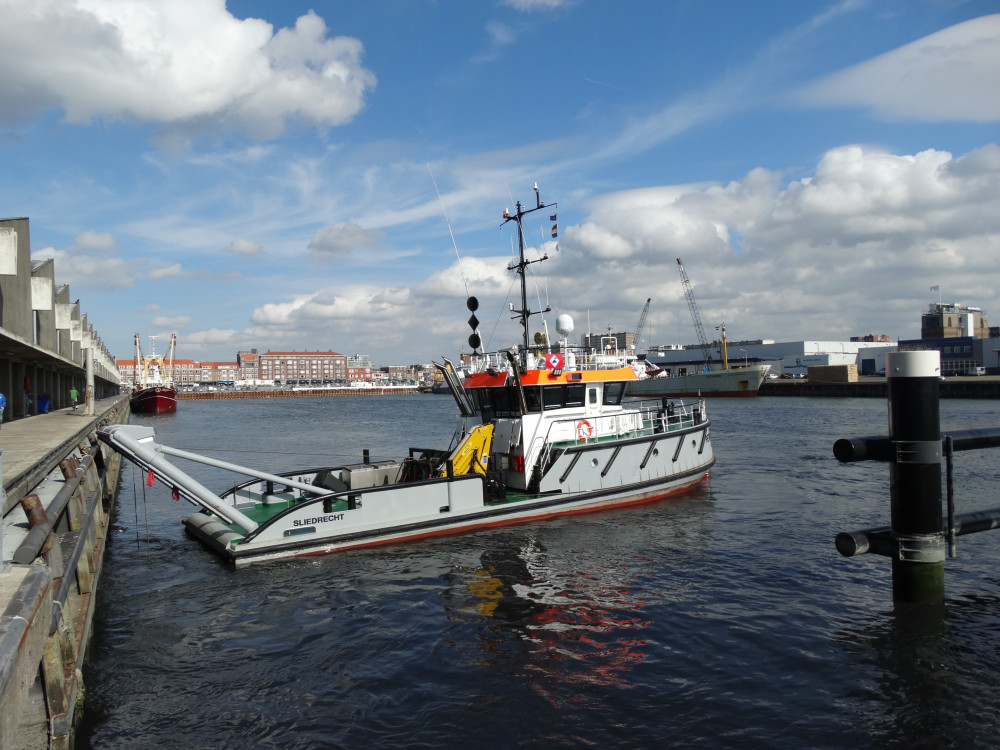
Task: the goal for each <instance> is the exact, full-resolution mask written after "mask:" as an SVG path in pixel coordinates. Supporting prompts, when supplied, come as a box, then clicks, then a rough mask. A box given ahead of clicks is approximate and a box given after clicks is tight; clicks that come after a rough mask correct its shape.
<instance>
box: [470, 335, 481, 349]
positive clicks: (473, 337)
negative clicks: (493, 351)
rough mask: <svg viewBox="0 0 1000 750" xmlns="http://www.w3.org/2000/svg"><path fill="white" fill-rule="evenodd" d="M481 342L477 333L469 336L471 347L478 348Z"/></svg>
mask: <svg viewBox="0 0 1000 750" xmlns="http://www.w3.org/2000/svg"><path fill="white" fill-rule="evenodd" d="M482 343H483V342H482V341H481V340H480V338H479V334H478V333H474V334H472V335H471V336H469V346H471V347H472V348H473V349H478V348H479V345H480V344H482Z"/></svg>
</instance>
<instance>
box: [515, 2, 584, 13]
mask: <svg viewBox="0 0 1000 750" xmlns="http://www.w3.org/2000/svg"><path fill="white" fill-rule="evenodd" d="M569 4H570V0H503V3H502V5H509V6H510V7H511V8H514V9H515V10H520V11H529V12H530V11H535V10H551V9H552V8H559V7H564V6H567V5H569Z"/></svg>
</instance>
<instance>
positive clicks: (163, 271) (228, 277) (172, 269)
mask: <svg viewBox="0 0 1000 750" xmlns="http://www.w3.org/2000/svg"><path fill="white" fill-rule="evenodd" d="M171 277H178V278H182V279H212V280H214V281H232V280H234V279H239V278H242V277H243V275H242V274H241V273H240V272H239V271H230V272H228V273H212V272H211V271H208V270H205V269H198V270H190V269H186V268H184V266H183V265H182V264H180V263H170V264H168V265H166V266H160V267H159V268H154V269H152V270H151V271H149V272H147V273H146V278H147V279H154V280H156V279H168V278H171Z"/></svg>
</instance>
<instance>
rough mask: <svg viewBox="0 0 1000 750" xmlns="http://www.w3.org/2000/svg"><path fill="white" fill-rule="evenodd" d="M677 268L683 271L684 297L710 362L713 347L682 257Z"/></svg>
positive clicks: (702, 348)
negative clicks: (703, 323) (707, 336)
mask: <svg viewBox="0 0 1000 750" xmlns="http://www.w3.org/2000/svg"><path fill="white" fill-rule="evenodd" d="M677 268H678V269H679V270H680V272H681V286H682V287H683V288H684V298H685V299H686V300H687V303H688V309H689V310H690V311H691V320H692V322H693V323H694V330H695V333H697V334H698V344H699V345H700V346H701V350H702V352H703V353H704V355H705V362H708V360H709V359H710V358H711V356H712V347H711V345H710V344H709V343H708V338H706V336H705V327H704V326H703V325H702V324H701V315H700V314H699V313H698V305H697V303H696V302H695V301H694V292H693V291H692V290H691V280H690V279H689V278H688V275H687V271H685V270H684V264H683V263H681V259H680V258H678V259H677Z"/></svg>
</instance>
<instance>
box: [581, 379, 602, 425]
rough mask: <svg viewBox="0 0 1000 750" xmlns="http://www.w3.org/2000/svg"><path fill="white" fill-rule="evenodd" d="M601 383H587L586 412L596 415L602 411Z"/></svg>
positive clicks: (590, 415) (589, 415)
mask: <svg viewBox="0 0 1000 750" xmlns="http://www.w3.org/2000/svg"><path fill="white" fill-rule="evenodd" d="M601 390H602V389H601V384H600V383H587V393H586V394H585V395H584V414H586V415H587V416H588V417H596V416H598V415H600V413H601Z"/></svg>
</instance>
